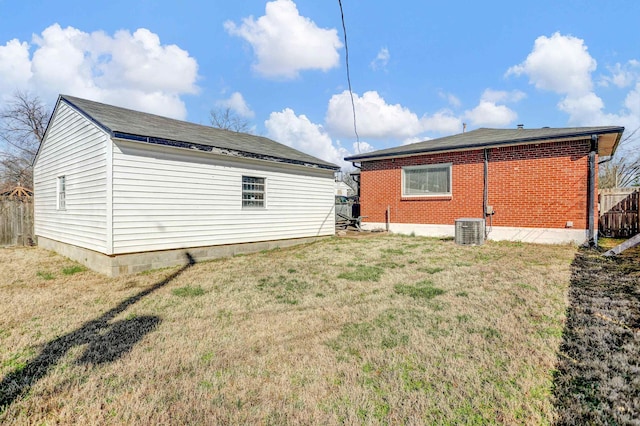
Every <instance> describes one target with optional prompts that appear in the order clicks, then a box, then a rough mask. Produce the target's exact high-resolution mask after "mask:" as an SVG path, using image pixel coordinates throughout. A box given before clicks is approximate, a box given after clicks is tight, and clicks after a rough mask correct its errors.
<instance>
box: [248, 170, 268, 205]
mask: <svg viewBox="0 0 640 426" xmlns="http://www.w3.org/2000/svg"><path fill="white" fill-rule="evenodd" d="M245 179H256V180H258V182H245ZM259 181H262V182H261V183H260V182H259ZM245 184H248V185H262V191H260V190H259V189H256V188H253V189H251V190H245V187H244V186H245ZM251 194H255V195H260V194H261V195H262V199H253V200H252V199H251V198H249V197H250V196H251ZM260 203H261V205H260ZM242 208H243V209H250V210H256V209H258V210H260V209H266V208H267V178H265V177H263V176H250V175H242Z"/></svg>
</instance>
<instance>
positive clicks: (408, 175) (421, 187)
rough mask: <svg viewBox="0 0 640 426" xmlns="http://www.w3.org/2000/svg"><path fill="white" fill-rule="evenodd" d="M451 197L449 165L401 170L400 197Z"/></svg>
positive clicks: (411, 167)
mask: <svg viewBox="0 0 640 426" xmlns="http://www.w3.org/2000/svg"><path fill="white" fill-rule="evenodd" d="M450 195H451V163H446V164H429V165H424V166H408V167H403V168H402V196H403V197H429V196H450Z"/></svg>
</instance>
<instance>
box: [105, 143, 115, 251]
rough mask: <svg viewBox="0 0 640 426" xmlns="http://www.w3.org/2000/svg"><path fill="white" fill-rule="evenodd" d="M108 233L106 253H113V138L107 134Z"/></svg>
mask: <svg viewBox="0 0 640 426" xmlns="http://www.w3.org/2000/svg"><path fill="white" fill-rule="evenodd" d="M106 154H107V164H106V165H107V173H106V174H107V182H106V185H107V205H106V209H107V212H106V213H107V214H106V220H107V235H106V237H107V238H106V252H107V253H106V254H108V255H112V254H113V139H111V135H107V153H106Z"/></svg>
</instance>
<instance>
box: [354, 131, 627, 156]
mask: <svg viewBox="0 0 640 426" xmlns="http://www.w3.org/2000/svg"><path fill="white" fill-rule="evenodd" d="M622 132H624V127H616V126H603V127H568V128H549V127H543V128H541V129H487V128H480V129H477V130H472V131H470V132H466V133H460V134H457V135H453V136H446V137H443V138H438V139H431V140H428V141H424V142H418V143H413V144H409V145H402V146H398V147H394V148H388V149H381V150H378V151H373V152H367V153H364V154H358V155H352V156H350V157H346V158H345V160H346V161H366V160H375V159H378V158H382V157H395V156H406V155H418V154H422V153H424V154H428V153H435V152H441V151H453V150H465V149H481V148H487V147H495V146H500V145H513V144H522V145H526V144H534V143H540V142H544V141H547V140H549V141H550V140H554V139H567V138H581V137H584V138H585V139H588V138H590V137H591V135H594V134H595V135H613V136H614V141H613V142H612V146H611V147H610V148H611V151H612V152H611V153H610V154H605V155H612V154H613V151H615V146H616V145H617V143H618V141H619V139H620V136H622ZM601 155H602V154H601Z"/></svg>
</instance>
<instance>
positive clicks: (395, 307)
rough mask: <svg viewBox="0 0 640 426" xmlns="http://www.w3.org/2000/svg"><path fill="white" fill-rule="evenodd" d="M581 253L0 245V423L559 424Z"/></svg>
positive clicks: (364, 242) (416, 241)
mask: <svg viewBox="0 0 640 426" xmlns="http://www.w3.org/2000/svg"><path fill="white" fill-rule="evenodd" d="M574 255H575V249H574V248H573V247H570V246H539V245H527V244H520V243H496V242H489V243H487V244H485V245H483V246H479V247H466V246H457V245H455V244H454V243H453V242H452V241H448V240H445V241H443V240H438V239H429V238H420V237H408V236H397V235H380V234H378V235H375V236H372V237H371V238H364V237H360V238H333V239H327V240H323V241H320V242H317V243H313V244H308V245H304V246H299V247H295V248H290V249H282V250H273V251H268V252H263V253H256V254H253V255H247V256H237V257H233V258H228V259H221V260H218V261H213V262H206V263H199V264H195V265H194V266H192V267H189V268H187V269H180V268H172V269H165V270H160V271H151V272H148V273H144V274H139V275H135V276H128V277H120V278H105V277H103V276H100V275H98V274H95V273H93V272H91V271H82V272H81V271H78V272H74V273H73V274H65V273H64V272H63V271H64V270H65V268H70V269H68V270H69V271H70V270H73V269H76V268H74V265H75V264H74V263H73V262H70V261H69V260H67V259H64V258H63V257H60V256H57V255H55V254H51V253H49V252H46V251H44V250H40V249H37V248H27V249H7V250H0V263H1V264H2V265H7V268H6V270H5V272H4V273H3V274H2V276H0V312H3V315H2V316H0V381H3V383H4V385H5V386H4V387H3V388H2V390H0V392H4V395H5V396H4V397H3V398H4V399H3V401H8V402H7V403H6V404H5V406H4V407H3V408H1V409H0V423H3V424H4V423H10V424H11V423H12V424H34V423H35V424H40V423H46V424H71V423H76V424H77V423H85V424H127V423H138V424H340V423H347V424H363V423H364V424H387V423H388V424H487V423H511V424H513V423H530V424H544V423H552V422H553V421H554V420H555V419H556V414H555V409H554V406H553V400H552V397H551V396H552V395H551V392H552V383H553V376H552V374H553V371H554V368H555V362H556V356H557V350H558V347H559V344H560V342H561V333H562V325H563V321H564V313H565V309H566V291H567V288H568V284H569V280H570V265H571V261H572V259H573V258H574ZM38 271H43V272H47V273H48V274H50V277H49V278H48V279H44V278H43V277H41V276H39V275H38ZM80 272H81V273H80ZM101 354H102V355H101ZM39 366H44V367H46V368H44V369H39V368H38V367H39ZM15 385H17V386H21V388H20V392H15V391H7V389H13V388H12V386H15ZM7 395H9V396H7Z"/></svg>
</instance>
